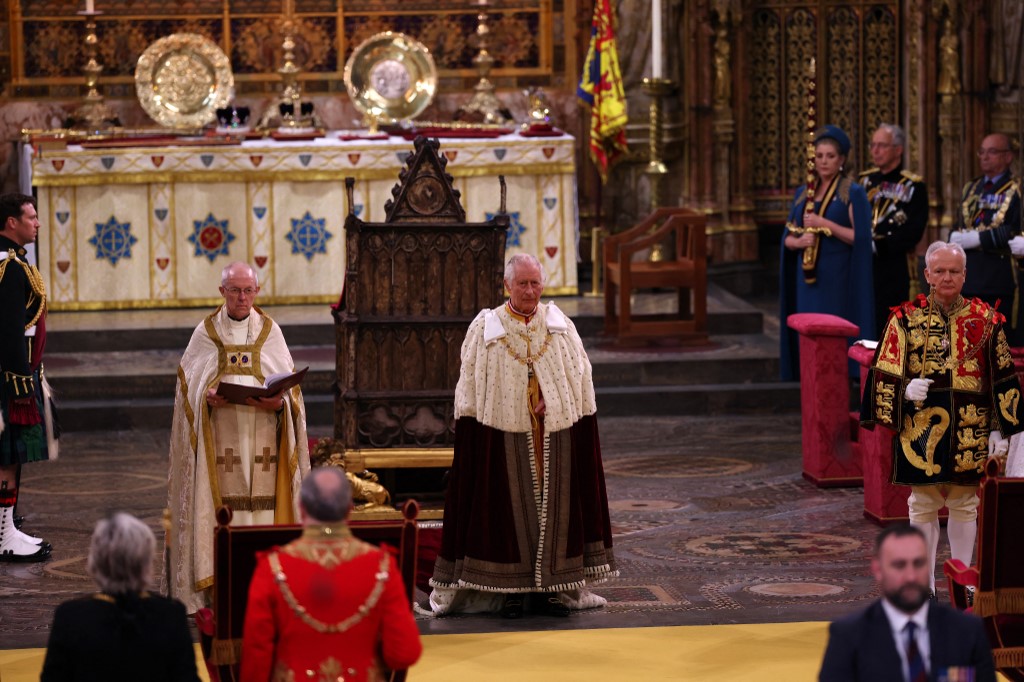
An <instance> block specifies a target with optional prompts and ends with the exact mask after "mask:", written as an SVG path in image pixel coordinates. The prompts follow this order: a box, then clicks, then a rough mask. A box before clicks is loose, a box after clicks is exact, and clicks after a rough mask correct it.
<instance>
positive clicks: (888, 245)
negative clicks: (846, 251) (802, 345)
mask: <svg viewBox="0 0 1024 682" xmlns="http://www.w3.org/2000/svg"><path fill="white" fill-rule="evenodd" d="M906 141H907V136H906V133H904V132H903V129H902V128H900V127H899V126H897V125H893V124H891V123H883V124H882V125H880V126H879V127H878V130H876V131H875V134H874V135H872V136H871V147H870V148H871V161H872V162H873V163H874V164H875V167H874V168H870V169H868V170H866V171H864V172H863V173H861V175H860V183H861V184H862V185H863V186H864V190H865V191H866V192H867V193H868V201H870V202H871V225H872V227H873V231H874V235H873V236H874V242H873V243H872V251H874V254H875V258H874V283H875V329H877V330H878V331H879V333H881V331H882V330H883V329H885V321H886V320H887V319H888V317H889V311H890V310H891V309H892V308H894V307H896V306H898V305H900V304H901V303H903V302H904V301H906V300H907V299H908V298H910V280H911V272H914V273H916V272H917V262H916V261H917V259H916V258H915V257H914V247H916V246H917V243H918V242H919V241H921V237H922V236H923V235H924V228H925V226H926V225H927V224H928V189H927V188H926V187H925V184H924V181H923V179H922V178H921V176H920V175H916V174H914V173H911V172H910V171H908V170H906V169H905V168H903V149H904V146H905V145H906Z"/></svg>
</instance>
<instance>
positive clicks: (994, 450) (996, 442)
mask: <svg viewBox="0 0 1024 682" xmlns="http://www.w3.org/2000/svg"><path fill="white" fill-rule="evenodd" d="M1009 449H1010V441H1008V440H1006V439H1005V438H1003V434H1001V433H999V430H998V429H993V430H992V432H991V433H989V434H988V456H989V457H994V456H999V455H1005V454H1006V453H1007V452H1008V451H1009Z"/></svg>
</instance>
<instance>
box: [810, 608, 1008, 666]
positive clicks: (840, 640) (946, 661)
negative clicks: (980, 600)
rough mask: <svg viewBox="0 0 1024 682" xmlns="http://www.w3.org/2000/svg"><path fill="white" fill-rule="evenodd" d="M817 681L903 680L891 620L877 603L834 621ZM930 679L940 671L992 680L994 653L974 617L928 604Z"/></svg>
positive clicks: (983, 630) (982, 626)
mask: <svg viewBox="0 0 1024 682" xmlns="http://www.w3.org/2000/svg"><path fill="white" fill-rule="evenodd" d="M828 634H829V637H828V647H827V648H826V649H825V660H824V661H822V664H821V673H820V674H819V675H818V680H819V682H846V681H849V682H853V681H855V680H863V681H864V682H869V681H870V682H904V681H903V670H902V669H901V663H900V655H899V652H897V651H896V642H895V640H894V639H893V635H892V629H891V628H890V626H889V619H888V618H887V617H886V615H885V610H884V609H883V608H882V602H881V601H876V602H875V603H873V604H872V605H871V606H869V607H868V608H867V609H865V610H864V611H861V612H860V613H855V614H853V615H851V616H847V617H846V618H843V619H841V620H837V621H836V622H834V623H832V625H830V626H829V629H828ZM928 641H929V643H930V646H931V663H930V665H929V667H928V669H929V678H928V679H930V680H934V679H935V673H936V672H937V671H938V670H939V669H943V668H949V667H951V666H971V667H974V668H975V677H974V680H975V682H995V679H996V673H995V664H994V663H993V662H992V649H991V648H990V647H989V643H988V639H987V637H986V636H985V627H984V625H982V622H981V619H980V618H978V617H977V616H973V615H970V614H966V613H963V612H960V611H956V610H954V609H951V608H949V607H948V606H942V605H940V604H932V605H931V606H929V607H928Z"/></svg>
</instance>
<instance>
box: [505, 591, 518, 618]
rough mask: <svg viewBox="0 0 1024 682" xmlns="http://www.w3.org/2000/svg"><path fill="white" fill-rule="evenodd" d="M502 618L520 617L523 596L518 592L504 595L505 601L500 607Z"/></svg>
mask: <svg viewBox="0 0 1024 682" xmlns="http://www.w3.org/2000/svg"><path fill="white" fill-rule="evenodd" d="M501 617H502V618H522V617H523V598H522V597H521V596H520V595H518V594H510V595H507V596H506V597H505V603H504V604H503V605H502V607H501Z"/></svg>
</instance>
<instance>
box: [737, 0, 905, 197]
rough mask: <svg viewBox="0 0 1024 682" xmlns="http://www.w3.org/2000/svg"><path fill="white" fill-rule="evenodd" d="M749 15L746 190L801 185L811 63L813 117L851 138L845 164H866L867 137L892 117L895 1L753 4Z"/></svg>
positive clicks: (896, 91) (896, 75) (896, 97)
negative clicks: (814, 89)
mask: <svg viewBox="0 0 1024 682" xmlns="http://www.w3.org/2000/svg"><path fill="white" fill-rule="evenodd" d="M756 4H757V5H758V7H757V8H756V9H754V10H752V16H751V19H750V31H751V36H750V37H751V40H749V41H748V43H747V44H748V45H749V48H748V49H749V50H750V61H751V74H750V75H751V79H750V83H751V85H750V111H751V112H753V113H752V120H751V140H752V143H753V151H754V154H753V159H752V162H751V168H752V174H753V182H752V185H753V188H754V190H755V191H757V192H761V193H770V194H775V193H788V192H789V191H790V189H791V188H794V187H796V186H798V185H800V184H802V183H803V180H804V175H805V173H806V170H805V166H804V164H805V160H806V149H805V144H806V137H805V134H806V129H807V81H806V71H807V64H808V63H809V61H810V59H811V58H812V57H814V58H816V60H817V65H818V69H817V71H818V90H817V92H818V101H819V104H820V111H819V112H818V121H820V122H822V123H834V124H836V125H838V126H840V127H841V128H843V130H845V131H846V133H847V134H848V135H849V136H850V139H851V140H852V141H853V144H854V147H853V150H852V151H851V154H850V156H851V158H850V160H849V162H850V163H852V164H854V165H855V166H856V167H857V168H860V169H864V168H866V167H867V166H868V165H870V156H869V155H868V154H867V149H868V142H869V141H870V137H871V133H872V132H873V131H874V129H875V127H877V126H878V124H879V123H882V122H895V123H898V122H899V115H900V92H901V90H900V72H899V65H900V49H899V47H900V3H899V2H894V1H892V0H890V1H888V2H877V1H875V2H869V1H867V0H851V1H849V2H844V3H842V4H839V3H836V2H833V1H831V0H803V1H802V2H801V1H796V2H794V1H792V0H787V1H786V2H780V1H771V0H769V1H767V2H760V3H756Z"/></svg>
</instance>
